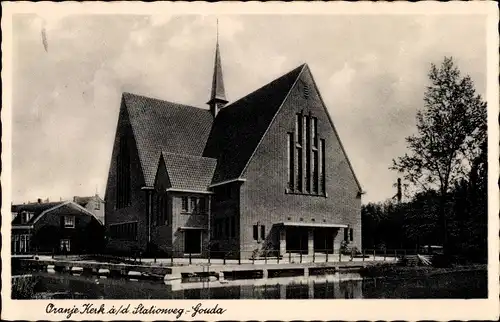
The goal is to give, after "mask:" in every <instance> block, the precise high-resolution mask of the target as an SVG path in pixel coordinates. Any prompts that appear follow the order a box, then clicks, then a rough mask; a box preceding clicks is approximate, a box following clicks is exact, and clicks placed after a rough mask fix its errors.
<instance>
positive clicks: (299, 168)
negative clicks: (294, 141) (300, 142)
mask: <svg viewBox="0 0 500 322" xmlns="http://www.w3.org/2000/svg"><path fill="white" fill-rule="evenodd" d="M296 150H297V158H296V160H297V175H296V178H297V185H296V188H297V191H302V147H300V146H297V148H296Z"/></svg>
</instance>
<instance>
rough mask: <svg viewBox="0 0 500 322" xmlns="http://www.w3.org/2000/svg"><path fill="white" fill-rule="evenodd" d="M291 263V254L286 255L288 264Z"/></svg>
mask: <svg viewBox="0 0 500 322" xmlns="http://www.w3.org/2000/svg"><path fill="white" fill-rule="evenodd" d="M291 262H292V252H289V253H288V264H290V263H291Z"/></svg>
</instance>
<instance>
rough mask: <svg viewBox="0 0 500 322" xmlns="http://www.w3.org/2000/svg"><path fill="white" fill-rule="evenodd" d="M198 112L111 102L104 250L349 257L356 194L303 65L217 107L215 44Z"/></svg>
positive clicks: (357, 223) (146, 102)
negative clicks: (344, 252)
mask: <svg viewBox="0 0 500 322" xmlns="http://www.w3.org/2000/svg"><path fill="white" fill-rule="evenodd" d="M207 104H208V107H209V108H208V109H206V108H199V107H193V106H187V105H181V104H176V103H171V102H168V101H164V100H159V99H155V98H149V97H144V96H140V95H136V94H131V93H123V96H122V99H121V107H120V112H119V119H118V125H117V129H116V137H115V141H114V146H113V151H112V158H111V164H110V168H109V174H108V181H107V188H106V196H105V207H106V212H105V216H106V220H105V223H106V228H107V230H108V234H109V236H110V238H109V241H108V247H109V248H110V249H111V250H114V251H117V252H118V251H120V252H129V251H133V250H136V251H137V250H142V251H146V250H147V249H151V248H150V247H153V248H154V249H156V250H159V251H162V252H165V253H168V254H172V253H173V254H174V255H175V256H185V255H188V254H191V256H207V254H208V252H209V251H212V252H213V251H214V250H218V251H221V252H230V253H231V254H238V253H240V254H241V257H242V258H248V257H251V256H252V254H256V253H262V252H263V251H268V252H271V253H273V252H274V254H280V255H285V254H286V253H287V252H294V253H297V252H301V253H304V254H307V253H308V254H311V253H312V252H325V251H329V252H330V253H331V252H332V251H333V249H335V252H338V249H339V248H340V244H341V242H342V241H343V240H346V241H347V242H348V243H350V244H351V245H353V246H356V247H358V249H361V195H362V189H361V186H360V184H359V182H358V180H357V179H356V176H355V174H354V171H353V169H352V167H351V164H350V162H349V159H348V158H347V155H346V152H345V150H344V148H343V146H342V143H341V141H340V138H339V136H338V134H337V132H336V130H335V126H334V123H333V120H332V118H331V117H330V115H329V114H328V111H327V108H326V106H325V104H324V102H323V99H322V98H321V95H320V93H319V91H318V88H317V86H316V83H315V81H314V78H313V76H312V74H311V71H310V69H309V67H308V66H307V65H306V64H304V65H301V66H299V67H297V68H295V69H294V70H292V71H290V72H288V73H286V74H285V75H283V76H281V77H279V78H278V79H276V80H274V81H272V82H270V83H269V84H267V85H264V86H263V87H261V88H259V89H257V90H256V91H254V92H252V93H250V94H248V95H247V96H245V97H243V98H241V99H239V100H237V101H235V102H233V103H230V104H228V100H227V98H226V93H225V89H224V81H223V73H222V66H221V57H220V52H219V44H218V42H217V45H216V50H215V66H214V74H213V82H212V89H211V94H210V98H209V101H208V103H207Z"/></svg>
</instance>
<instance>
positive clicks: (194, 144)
mask: <svg viewBox="0 0 500 322" xmlns="http://www.w3.org/2000/svg"><path fill="white" fill-rule="evenodd" d="M123 103H124V105H125V107H126V110H127V113H128V117H129V120H130V124H131V126H132V131H133V134H134V138H135V141H136V145H137V150H138V153H139V159H140V162H141V167H142V170H143V174H144V181H145V185H146V186H150V187H151V186H153V184H154V179H155V175H156V167H157V165H158V159H159V156H160V153H161V151H168V152H170V153H176V154H188V155H196V156H201V155H202V153H203V149H204V147H205V144H206V142H207V139H208V135H209V134H210V129H211V128H212V123H213V117H212V114H211V113H210V111H209V110H206V109H201V108H197V107H193V106H187V105H181V104H177V103H171V102H167V101H162V100H159V99H154V98H149V97H145V96H140V95H135V94H131V93H123Z"/></svg>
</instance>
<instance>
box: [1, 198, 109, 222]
mask: <svg viewBox="0 0 500 322" xmlns="http://www.w3.org/2000/svg"><path fill="white" fill-rule="evenodd" d="M66 205H67V206H69V207H72V208H74V209H76V210H77V211H79V212H82V213H85V214H88V215H90V216H92V217H94V218H95V219H96V220H97V221H98V222H99V223H101V224H102V222H101V220H100V219H99V218H97V217H96V216H95V215H94V214H93V213H92V212H90V211H88V210H87V209H85V208H83V207H82V206H80V205H78V204H76V203H74V202H72V201H58V202H46V203H30V204H23V205H12V207H11V208H12V212H17V213H21V212H23V211H27V212H31V213H33V217H32V218H31V219H30V220H29V221H28V222H26V223H23V222H22V218H21V216H16V217H15V218H14V219H13V220H12V225H13V226H15V225H33V224H34V223H35V222H36V221H38V220H39V219H40V218H41V217H43V216H44V215H45V214H46V213H49V212H51V211H54V210H56V209H59V208H61V207H62V206H66Z"/></svg>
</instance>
